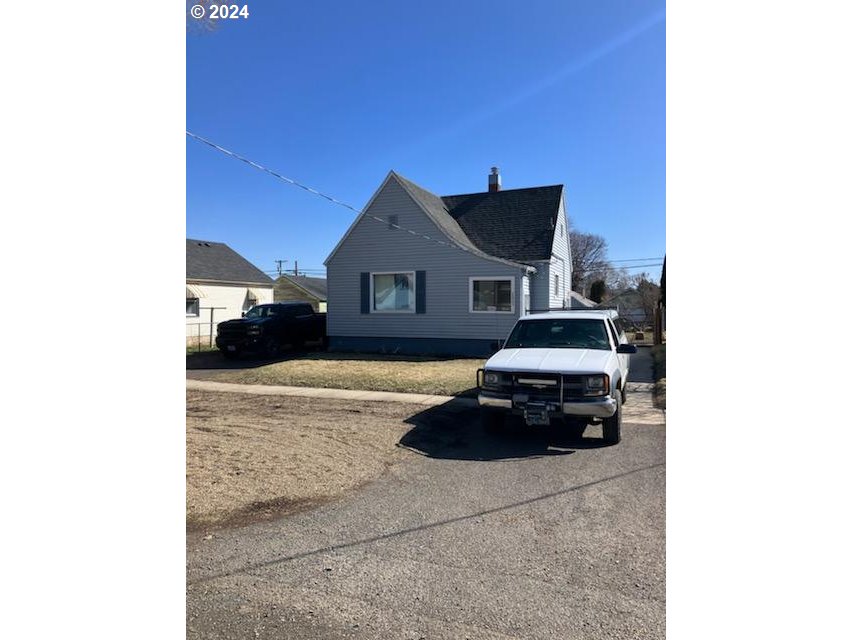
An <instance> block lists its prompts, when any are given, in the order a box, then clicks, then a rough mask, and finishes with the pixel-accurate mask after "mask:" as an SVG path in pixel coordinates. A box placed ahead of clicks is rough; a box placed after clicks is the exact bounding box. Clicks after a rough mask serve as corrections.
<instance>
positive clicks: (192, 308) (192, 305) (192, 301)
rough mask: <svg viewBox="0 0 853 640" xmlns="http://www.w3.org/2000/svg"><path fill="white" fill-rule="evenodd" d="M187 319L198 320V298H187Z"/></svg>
mask: <svg viewBox="0 0 853 640" xmlns="http://www.w3.org/2000/svg"><path fill="white" fill-rule="evenodd" d="M187 317H188V318H190V317H192V318H198V298H187Z"/></svg>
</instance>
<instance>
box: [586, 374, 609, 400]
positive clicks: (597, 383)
mask: <svg viewBox="0 0 853 640" xmlns="http://www.w3.org/2000/svg"><path fill="white" fill-rule="evenodd" d="M609 391H610V378H609V377H608V376H606V375H596V376H586V377H584V391H583V393H584V395H585V396H604V395H607V393H608V392H609Z"/></svg>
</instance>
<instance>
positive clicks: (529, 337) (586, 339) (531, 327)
mask: <svg viewBox="0 0 853 640" xmlns="http://www.w3.org/2000/svg"><path fill="white" fill-rule="evenodd" d="M504 347H505V348H507V349H527V348H530V349H536V348H540V349H541V348H550V347H557V348H564V349H610V348H611V347H610V341H609V340H608V339H607V329H606V328H605V326H604V321H603V320H598V319H594V318H553V319H544V320H522V321H520V322H519V323H518V324H516V325H515V328H514V329H513V330H512V333H511V334H510V336H509V339H508V340H507V341H506V344H505V345H504Z"/></svg>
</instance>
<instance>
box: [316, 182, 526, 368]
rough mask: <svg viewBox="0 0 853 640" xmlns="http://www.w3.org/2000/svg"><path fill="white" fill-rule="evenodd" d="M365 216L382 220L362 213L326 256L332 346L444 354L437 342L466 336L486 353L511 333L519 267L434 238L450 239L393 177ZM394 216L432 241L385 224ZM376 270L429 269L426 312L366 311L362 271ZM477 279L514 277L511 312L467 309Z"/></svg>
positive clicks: (519, 301) (519, 299) (519, 292)
mask: <svg viewBox="0 0 853 640" xmlns="http://www.w3.org/2000/svg"><path fill="white" fill-rule="evenodd" d="M366 213H367V214H369V215H370V216H376V217H378V218H380V219H381V220H382V221H383V222H378V221H377V220H375V219H372V218H370V217H368V216H363V217H362V218H361V219H360V220H359V221H358V222H357V223H356V224H355V225H354V226H353V228H352V229H351V230H350V231H349V234H348V236H347V237H346V238H345V239H344V240H343V241H342V242H341V244H340V245H339V246H338V248H337V250H336V251H335V253H334V254H333V255H332V256H331V257H330V258H329V260H328V261H327V278H328V308H327V312H328V324H327V327H328V334H329V336H330V344H331V348H333V349H334V348H336V347H335V345H338V347H339V348H343V347H341V345H345V344H352V345H355V344H361V345H363V346H365V348H366V345H379V344H380V343H381V344H382V345H384V347H382V348H383V350H385V349H387V350H394V348H393V347H394V345H395V344H396V345H398V346H399V347H400V349H399V350H401V351H422V352H439V351H442V350H441V349H439V350H436V349H435V348H434V347H435V345H436V344H437V343H436V341H441V344H444V345H451V346H452V345H453V344H454V343H453V341H467V342H466V344H479V345H480V348H479V350H480V352H484V353H485V350H487V347H486V345H491V344H493V343H494V342H495V341H499V340H503V339H504V338H506V336H507V335H508V333H509V331H510V329H511V328H512V326H513V325H514V324H515V321H516V319H517V318H518V316H519V314H520V310H521V309H522V308H523V301H524V297H523V295H524V294H523V291H524V285H523V282H522V280H523V270H522V269H520V268H517V267H513V266H511V265H507V264H503V263H500V262H497V261H492V260H488V259H485V258H481V257H479V256H476V255H473V254H471V253H468V252H465V251H462V250H460V249H457V248H453V247H449V246H444V245H442V244H439V243H438V242H436V240H440V241H442V242H445V243H446V242H448V239H447V237H446V236H445V235H444V234H443V233H442V232H441V231H440V230H439V229H438V228H437V227H436V226H435V224H434V223H433V222H432V221H431V220H430V219H429V218H428V217H427V215H426V214H425V213H424V212H423V211H422V210H421V208H420V207H419V206H418V205H417V204H416V203H415V202H414V201H413V200H412V198H411V197H410V196H409V195H408V193H407V192H406V191H405V190H404V189H403V188H402V187H401V186H400V184H399V183H398V182H397V181H396V179H394V178H393V177H392V178H391V179H389V180H388V181H387V182H386V184H385V186H384V187H383V188H382V190H381V191H380V192H379V193H378V194H377V195H376V197H375V198H374V199H373V201H372V203H371V204H370V205H369V208H368V211H367V212H366ZM391 215H395V216H397V224H398V225H399V226H400V227H403V228H404V229H411V230H412V231H415V232H416V233H419V234H423V235H426V236H428V237H429V238H431V239H426V238H423V237H421V236H416V235H412V234H410V233H408V232H407V231H405V230H399V229H393V228H388V224H387V220H388V216H391ZM377 271H385V272H387V271H407V272H416V271H425V272H426V274H425V280H426V298H425V305H426V312H425V313H423V314H419V313H387V314H382V313H362V312H361V274H362V273H365V272H377ZM478 276H481V277H509V278H512V279H513V282H514V285H513V286H514V300H513V306H514V310H513V313H472V312H470V310H469V278H470V277H478ZM337 338H341V339H343V338H347V340H337ZM355 338H358V339H359V340H353V339H355ZM392 338H397V339H398V340H396V341H395V340H389V339H392ZM431 344H432V346H430V345H431ZM456 344H457V345H458V346H461V345H462V343H456ZM353 348H355V347H353ZM484 349H485V350H484ZM466 351H467V349H463V350H461V351H457V352H459V353H464V352H466ZM448 352H449V351H448Z"/></svg>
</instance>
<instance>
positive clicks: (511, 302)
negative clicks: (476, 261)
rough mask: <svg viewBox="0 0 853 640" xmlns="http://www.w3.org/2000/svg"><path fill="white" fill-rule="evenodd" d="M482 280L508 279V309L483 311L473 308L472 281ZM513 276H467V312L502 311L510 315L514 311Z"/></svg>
mask: <svg viewBox="0 0 853 640" xmlns="http://www.w3.org/2000/svg"><path fill="white" fill-rule="evenodd" d="M475 280H484V281H488V282H496V281H505V280H509V286H510V290H509V307H510V308H509V311H498V310H495V311H483V310H479V309H477V310H475V309H474V281H475ZM515 308H516V304H515V276H470V277H469V278H468V313H502V314H505V315H510V314H514V313H515Z"/></svg>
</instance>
